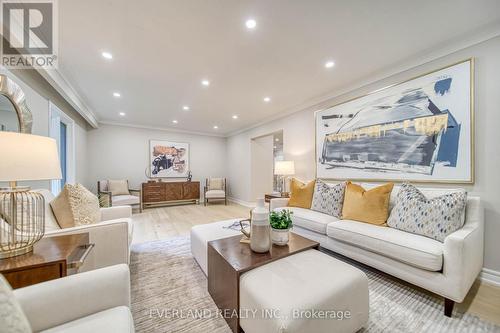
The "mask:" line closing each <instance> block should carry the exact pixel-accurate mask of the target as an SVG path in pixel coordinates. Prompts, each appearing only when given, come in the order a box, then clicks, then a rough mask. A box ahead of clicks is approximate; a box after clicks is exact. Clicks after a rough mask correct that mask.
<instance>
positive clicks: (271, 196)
mask: <svg viewBox="0 0 500 333" xmlns="http://www.w3.org/2000/svg"><path fill="white" fill-rule="evenodd" d="M277 198H290V194H289V193H279V194H265V195H264V201H265V202H267V203H269V202H271V199H277Z"/></svg>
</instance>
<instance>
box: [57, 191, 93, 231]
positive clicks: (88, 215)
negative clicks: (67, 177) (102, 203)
mask: <svg viewBox="0 0 500 333" xmlns="http://www.w3.org/2000/svg"><path fill="white" fill-rule="evenodd" d="M50 206H51V207H52V211H53V212H54V215H55V217H56V219H57V223H59V225H60V226H61V228H71V227H75V226H79V225H86V224H93V223H96V222H99V221H100V220H101V211H100V209H99V199H98V198H97V197H96V196H95V195H94V194H93V193H92V192H90V191H89V190H87V189H86V188H85V187H84V186H83V185H81V184H75V185H71V184H66V185H64V189H63V190H62V191H61V193H59V195H58V196H57V198H55V199H54V200H52V202H51V203H50Z"/></svg>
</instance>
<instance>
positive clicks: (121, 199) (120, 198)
mask: <svg viewBox="0 0 500 333" xmlns="http://www.w3.org/2000/svg"><path fill="white" fill-rule="evenodd" d="M110 182H112V181H109V180H99V181H98V182H97V195H98V196H99V201H101V200H103V199H104V198H106V199H107V203H108V206H109V207H115V206H138V207H139V211H140V212H142V190H140V189H133V188H130V187H129V184H128V180H123V181H119V182H120V183H121V182H124V183H125V184H124V185H126V188H125V191H123V193H121V194H118V195H117V194H113V193H112V192H111V191H110V188H109V187H110V186H109V183H110ZM114 182H117V181H114ZM127 190H128V193H127Z"/></svg>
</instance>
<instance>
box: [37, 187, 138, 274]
mask: <svg viewBox="0 0 500 333" xmlns="http://www.w3.org/2000/svg"><path fill="white" fill-rule="evenodd" d="M36 191H37V192H40V193H41V194H42V195H43V197H44V199H45V235H44V237H54V236H62V235H72V234H78V233H85V232H87V233H89V241H90V242H91V243H94V244H95V247H94V248H93V249H92V251H90V254H89V256H88V257H87V259H86V260H85V263H84V264H83V266H82V267H80V269H79V271H80V272H85V271H90V270H93V269H97V268H102V267H107V266H112V265H118V264H129V260H130V244H131V243H132V236H133V230H134V228H133V224H132V219H131V216H132V208H131V207H130V206H117V207H109V208H101V221H100V222H99V223H95V224H89V225H84V226H77V227H72V228H65V229H61V228H60V227H59V225H58V224H57V220H56V218H55V216H54V214H53V213H52V208H50V202H51V201H52V200H53V199H54V195H53V194H52V193H51V192H50V191H48V190H36Z"/></svg>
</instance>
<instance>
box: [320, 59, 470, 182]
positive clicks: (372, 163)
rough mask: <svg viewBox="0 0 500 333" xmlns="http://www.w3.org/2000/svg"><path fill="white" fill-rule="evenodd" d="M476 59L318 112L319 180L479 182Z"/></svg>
mask: <svg viewBox="0 0 500 333" xmlns="http://www.w3.org/2000/svg"><path fill="white" fill-rule="evenodd" d="M472 89H473V59H469V60H466V61H463V62H461V63H458V64H455V65H452V66H449V67H446V68H444V69H441V70H438V71H435V72H433V73H430V74H426V75H423V76H420V77H418V78H415V79H412V80H409V81H406V82H403V83H400V84H397V85H394V86H390V87H388V88H385V89H382V90H378V91H376V92H373V93H371V94H369V95H366V96H363V97H360V98H357V99H354V100H351V101H349V102H346V103H343V104H340V105H336V106H334V107H331V108H329V109H326V110H323V111H318V112H317V113H316V157H317V163H316V168H317V170H316V171H317V177H318V178H330V179H359V180H394V181H422V182H456V183H472V182H473V173H474V172H473V137H472V133H473V116H472V115H473V109H472V108H473V100H472V91H473V90H472Z"/></svg>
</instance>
